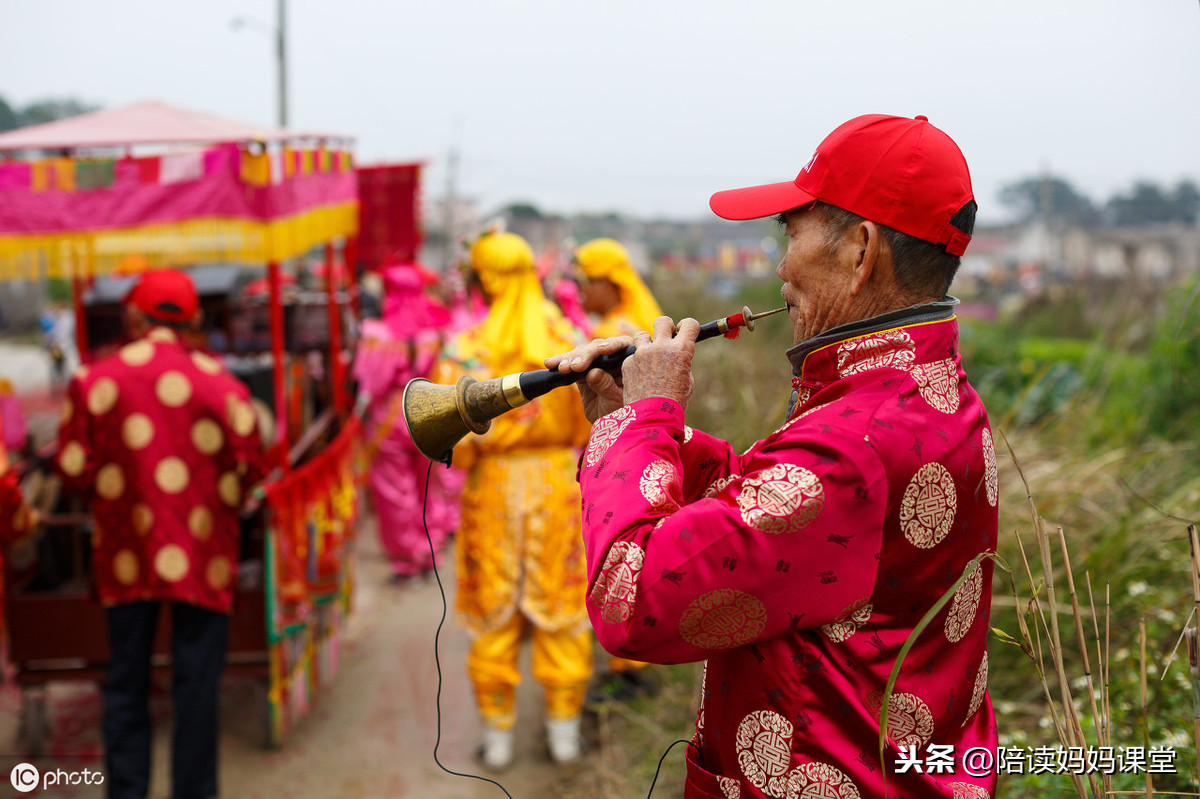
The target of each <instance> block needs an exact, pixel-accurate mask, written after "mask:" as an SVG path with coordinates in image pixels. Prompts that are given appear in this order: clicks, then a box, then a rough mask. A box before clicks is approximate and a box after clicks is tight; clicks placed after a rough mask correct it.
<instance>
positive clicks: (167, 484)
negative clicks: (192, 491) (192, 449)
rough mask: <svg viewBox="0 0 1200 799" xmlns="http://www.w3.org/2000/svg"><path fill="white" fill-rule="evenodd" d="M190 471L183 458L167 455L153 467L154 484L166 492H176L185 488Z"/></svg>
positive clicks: (189, 477) (189, 478)
mask: <svg viewBox="0 0 1200 799" xmlns="http://www.w3.org/2000/svg"><path fill="white" fill-rule="evenodd" d="M189 480H191V473H190V472H189V471H188V467H187V464H186V463H184V462H183V459H181V458H176V457H175V456H174V455H168V456H167V457H165V458H163V459H162V460H161V461H159V462H158V465H157V466H155V467H154V484H155V485H157V486H158V487H159V488H161V489H162V490H163V491H165V492H167V493H168V494H178V493H179V492H180V491H182V490H183V489H185V488H187V485H188V481H189Z"/></svg>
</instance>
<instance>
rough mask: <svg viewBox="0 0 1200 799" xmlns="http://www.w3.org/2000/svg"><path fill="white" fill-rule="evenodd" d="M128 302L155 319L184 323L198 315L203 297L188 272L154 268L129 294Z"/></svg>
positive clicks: (145, 274)
mask: <svg viewBox="0 0 1200 799" xmlns="http://www.w3.org/2000/svg"><path fill="white" fill-rule="evenodd" d="M125 304H126V305H132V306H133V307H135V308H137V309H138V310H140V311H141V312H142V313H144V314H146V316H149V317H151V318H153V319H155V320H158V321H161V322H175V323H180V324H182V323H184V322H190V321H191V320H192V319H193V318H194V317H195V316H196V311H197V310H198V309H199V307H200V297H199V296H198V295H197V294H196V286H195V284H193V283H192V278H191V277H190V276H189V275H188V273H187V272H182V271H180V270H178V269H154V270H151V271H149V272H143V273H142V276H141V279H139V280H138V282H137V284H136V285H135V286H134V287H133V288H132V289H130V290H129V293H128V294H126V295H125Z"/></svg>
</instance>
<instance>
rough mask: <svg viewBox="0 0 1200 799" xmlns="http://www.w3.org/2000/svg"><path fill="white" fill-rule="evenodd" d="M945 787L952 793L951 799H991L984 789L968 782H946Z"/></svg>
mask: <svg viewBox="0 0 1200 799" xmlns="http://www.w3.org/2000/svg"><path fill="white" fill-rule="evenodd" d="M946 787H947V788H949V789H950V790H951V791H953V793H952V794H951V799H992V796H991V794H989V793H988V792H987V789H986V788H981V787H979V786H978V785H972V784H971V783H969V782H948V783H946Z"/></svg>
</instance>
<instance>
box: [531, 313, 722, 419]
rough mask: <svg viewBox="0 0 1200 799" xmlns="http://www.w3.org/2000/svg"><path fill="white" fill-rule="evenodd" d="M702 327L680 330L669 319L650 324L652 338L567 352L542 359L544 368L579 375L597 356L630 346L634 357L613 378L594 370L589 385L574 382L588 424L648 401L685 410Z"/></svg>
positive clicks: (689, 323) (688, 323)
mask: <svg viewBox="0 0 1200 799" xmlns="http://www.w3.org/2000/svg"><path fill="white" fill-rule="evenodd" d="M699 333H700V323H699V322H697V321H696V320H695V319H683V320H681V321H680V322H679V326H678V328H677V327H676V326H675V323H674V322H672V321H671V318H670V317H668V316H660V317H659V318H658V319H656V320H655V321H654V336H653V337H651V335H650V334H649V333H645V332H641V333H638V334H637V335H636V336H634V337H633V338H630V337H629V336H617V337H616V338H607V339H596V340H594V341H591V342H588V343H587V344H584V345H583V346H581V347H576V348H575V349H573V350H571V351H570V352H568V353H564V354H562V355H554V356H552V357H550V358H547V359H546V360H545V364H546V368H547V369H557V370H558V371H560V372H564V373H566V372H582V371H584V370H586V369H588V367H589V366H590V365H591V363H592V361H594V360H596V358H598V357H600V356H601V355H609V354H612V353H614V352H620V351H621V350H623V349H625V348H626V347H628V346H629V345H630V344H635V345H636V346H637V352H635V353H634V354H633V355H631V356H629V357H628V358H626V359H625V362H624V363H623V364H621V373H620V374H619V375H617V376H615V377H614V376H613V375H611V374H609V373H608V372H605V371H604V370H602V369H592V370H591V371H589V372H588V376H587V380H586V381H583V382H580V383H576V385H577V386H578V387H579V395H580V397H582V399H583V412H584V414H585V415H586V416H587V418H588V421H591V422H595V421H596V420H597V419H599V418H600V417H601V416H607V415H608V414H610V413H612V412H613V411H615V410H616V409H617V408H621V407H623V406H625V405H628V404H629V403H631V402H635V401H637V400H640V399H645V398H646V397H665V398H667V399H672V400H674V401H676V402H678V403H679V404H680V406H682V407H684V408H686V407H687V401H688V398H689V397H691V395H692V387H693V382H692V354H693V353H694V352H695V351H696V336H697V335H699Z"/></svg>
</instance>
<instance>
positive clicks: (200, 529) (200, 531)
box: [188, 505, 213, 541]
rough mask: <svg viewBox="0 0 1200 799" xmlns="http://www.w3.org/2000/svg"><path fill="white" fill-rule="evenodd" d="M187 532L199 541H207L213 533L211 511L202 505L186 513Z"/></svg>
mask: <svg viewBox="0 0 1200 799" xmlns="http://www.w3.org/2000/svg"><path fill="white" fill-rule="evenodd" d="M188 530H190V531H191V533H192V535H194V536H196V538H199V539H200V540H201V541H203V540H205V539H207V538H208V537H209V536H210V535H212V531H213V515H212V511H210V510H209V509H208V508H206V507H204V506H203V505H197V506H196V507H194V508H192V509H191V511H190V512H189V513H188Z"/></svg>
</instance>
